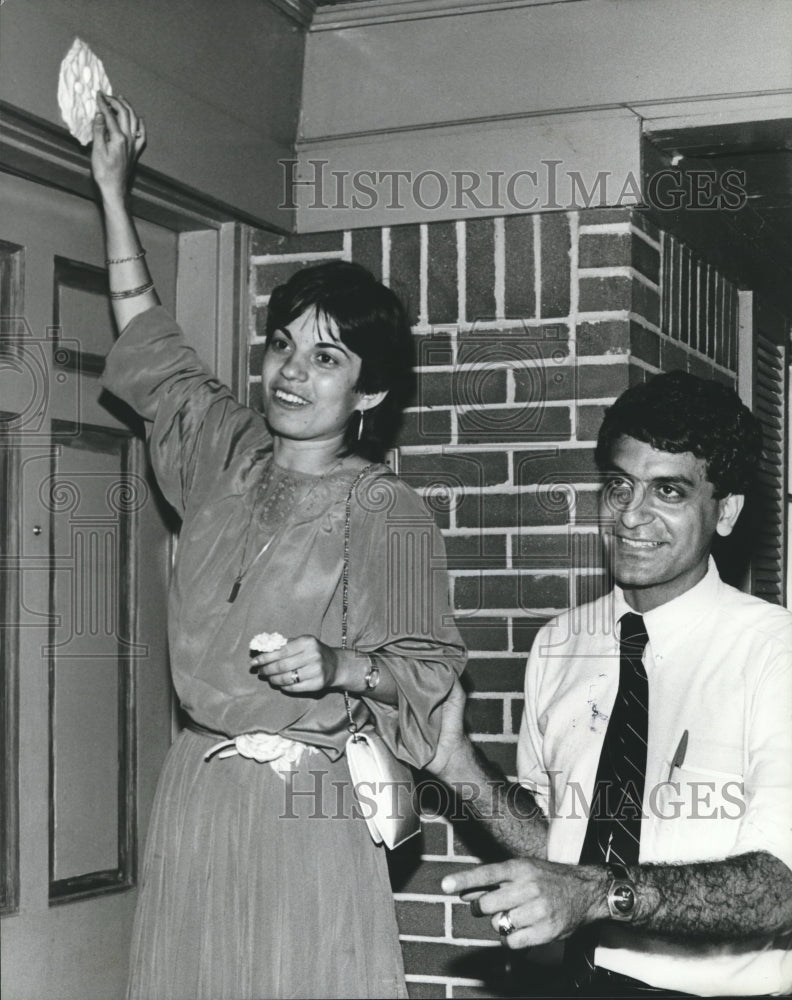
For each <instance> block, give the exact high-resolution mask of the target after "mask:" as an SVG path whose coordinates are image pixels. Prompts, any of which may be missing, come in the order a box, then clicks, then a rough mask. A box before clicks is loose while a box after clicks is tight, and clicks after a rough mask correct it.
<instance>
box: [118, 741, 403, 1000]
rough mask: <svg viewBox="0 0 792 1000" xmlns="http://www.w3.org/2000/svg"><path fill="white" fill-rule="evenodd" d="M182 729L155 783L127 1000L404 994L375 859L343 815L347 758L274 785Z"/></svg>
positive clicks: (307, 765)
mask: <svg viewBox="0 0 792 1000" xmlns="http://www.w3.org/2000/svg"><path fill="white" fill-rule="evenodd" d="M212 742H213V741H212V739H211V738H209V737H206V736H204V735H202V734H198V733H194V732H191V731H185V732H183V733H182V734H181V735H180V736H179V737H178V739H177V740H176V742H175V743H174V745H173V747H172V748H171V750H170V753H169V755H168V757H167V760H166V762H165V766H164V769H163V773H162V775H161V777H160V782H159V785H158V788H157V795H156V798H155V802H154V808H153V811H152V817H151V822H150V827H149V835H148V840H147V844H146V851H145V859H144V863H143V870H142V875H141V885H140V895H139V900H138V907H137V912H136V916H135V926H134V932H133V941H132V950H131V961H130V980H129V989H128V998H129V1000H276V998H314V997H316V998H342V997H350V998H367V997H377V998H379V997H382V998H389V997H406V996H407V990H406V986H405V982H404V969H403V964H402V956H401V949H400V946H399V940H398V931H397V926H396V919H395V913H394V905H393V898H392V895H391V887H390V882H389V880H388V872H387V865H386V857H385V851H384V849H383V848H382V847H377V846H375V845H374V844H373V842H372V840H371V838H370V836H369V833H368V829H367V827H366V824H365V821H364V820H362V819H361V818H359V817H355V816H353V815H352V813H353V810H352V808H351V806H352V798H351V796H352V790H351V785H350V779H349V771H348V769H347V766H346V761H345V759H344V758H342V759H341V760H340V761H336V762H331V761H329V760H328V758H327V757H326V756H325V755H324V754H323V753H313V754H310V755H309V754H308V753H305V754H304V755H303V758H302V760H301V762H300V765H299V768H298V770H297V772H296V773H295V774H294V775H293V777H292V778H291V780H290V781H289V782H284V781H283V780H282V779H281V778H280V777H279V776H278V775H277V774H276V772H275V771H274V770H273V769H272V768H271V767H270V766H269V765H268V764H258V763H256V762H255V761H252V760H247V759H245V758H243V757H236V756H235V757H231V758H227V759H224V760H218V759H213V760H211V761H209V762H206V761H204V754H205V753H206V751H207V750H208V749H209V747H211V746H212Z"/></svg>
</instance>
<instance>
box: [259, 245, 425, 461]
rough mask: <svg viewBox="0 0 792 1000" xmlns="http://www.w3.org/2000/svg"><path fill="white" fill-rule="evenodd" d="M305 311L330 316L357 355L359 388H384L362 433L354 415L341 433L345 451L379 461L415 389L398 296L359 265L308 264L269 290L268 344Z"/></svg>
mask: <svg viewBox="0 0 792 1000" xmlns="http://www.w3.org/2000/svg"><path fill="white" fill-rule="evenodd" d="M307 309H315V310H316V312H317V315H318V316H320V317H326V318H327V319H330V320H333V322H334V323H335V324H336V326H337V328H338V336H339V339H340V340H341V342H342V343H343V344H344V345H345V346H346V347H348V348H349V349H350V350H351V351H354V352H355V354H357V355H358V356H359V357H360V359H361V366H360V376H359V378H358V381H357V384H356V386H355V389H356V391H357V392H365V393H374V392H385V391H387V393H388V395H387V396H386V397H385V399H384V400H383V401H382V402H381V403H380V404H379V405H378V406H375V407H373V408H372V409H370V410H366V413H365V419H364V420H363V431H362V434H361V435H360V438H358V430H359V425H360V421H359V420H358V419H357V418H355V417H353V418H352V419H351V420H350V421H349V424H348V425H347V429H346V433H345V436H344V452H345V454H350V453H354V454H357V455H361V456H362V457H363V458H366V459H369V460H370V461H381V460H382V458H383V456H384V454H385V452H386V451H387V449H388V448H389V447H391V445H392V444H393V441H394V439H395V437H396V434H397V432H398V430H399V426H400V423H401V412H402V409H403V408H404V406H405V405H406V403H407V401H408V400H409V398H410V397H411V395H412V391H413V377H414V376H413V357H414V349H413V339H412V333H411V332H410V323H409V320H408V318H407V312H406V310H405V308H404V306H403V305H402V303H401V301H400V300H399V298H398V297H397V296H396V295H395V294H394V293H393V292H392V291H391V290H390V288H386V287H385V285H383V284H382V283H381V282H379V281H377V279H376V278H375V277H374V275H373V274H372V273H371V272H370V271H367V270H366V268H365V267H361V266H360V264H352V263H348V262H347V261H342V260H333V261H328V262H326V263H323V264H316V265H314V266H312V267H306V268H303V269H302V270H300V271H298V272H297V273H296V274H294V275H292V277H291V278H289V280H288V281H286V282H285V284H283V285H278V287H277V288H275V289H274V290H273V292H272V295H271V296H270V300H269V307H268V309H267V324H266V330H265V334H266V342H267V344H269V342H270V339H271V338H272V335H273V333H275V331H276V330H282V329H284V328H285V327H287V326H288V325H289V323H291V322H292V321H293V320H295V319H297V317H298V316H301V315H302V314H303V313H304V312H305V311H306V310H307Z"/></svg>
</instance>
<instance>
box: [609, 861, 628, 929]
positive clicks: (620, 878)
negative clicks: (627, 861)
mask: <svg viewBox="0 0 792 1000" xmlns="http://www.w3.org/2000/svg"><path fill="white" fill-rule="evenodd" d="M607 867H608V871H609V872H610V875H611V879H612V881H611V884H610V885H609V886H608V912H609V913H610V917H611V920H622V921H624V920H632V918H633V916H634V914H635V882H633V880H632V879H631V878H630V873H629V872H628V871H627V869H626V868H625V867H624V865H619V864H609V865H608V866H607Z"/></svg>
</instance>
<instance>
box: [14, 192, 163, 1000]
mask: <svg viewBox="0 0 792 1000" xmlns="http://www.w3.org/2000/svg"><path fill="white" fill-rule="evenodd" d="M139 229H140V235H141V240H142V242H143V245H144V246H145V247H146V248H147V251H148V260H149V263H150V266H151V268H152V273H153V274H154V275H155V276H156V279H157V287H158V290H159V292H160V295H161V297H162V300H163V302H164V303H165V305H166V306H168V307H169V308H171V309H173V308H174V301H175V282H176V264H177V237H176V234H174V233H171V232H169V231H167V230H164V229H161V228H159V227H157V226H153V225H151V224H148V223H142V224H140V226H139ZM0 241H2V244H0V248H2V247H9V246H12V247H16V248H17V250H16V251H15V254H14V258H15V261H16V266H17V271H18V277H17V280H16V282H15V283H14V281H13V280H12V279H11V278H9V279H7V280H6V278H4V277H3V274H0V279H2V280H0V293H2V294H3V296H4V302H3V304H1V305H0V313H2V316H3V322H2V329H1V330H0V334H2V336H3V337H4V338H5V340H4V342H3V343H0V430H2V437H0V448H2V450H3V451H4V454H5V457H4V459H3V461H2V462H0V465H1V466H2V468H3V470H4V471H3V485H5V486H6V487H7V495H6V496H4V497H3V504H2V507H3V511H4V516H3V527H2V530H0V540H3V546H4V547H3V552H2V553H0V560H2V565H0V569H1V570H2V574H0V580H1V581H2V582H3V585H4V589H5V594H4V595H3V596H4V597H5V602H3V601H0V608H2V607H3V604H4V603H5V604H10V605H11V607H10V609H6V615H8V614H10V615H11V618H7V620H6V622H5V626H4V632H5V634H6V636H12V637H13V638H12V639H8V638H6V639H5V640H4V646H3V652H4V669H5V671H6V678H5V680H6V681H7V682H8V684H7V686H8V689H9V690H10V692H11V695H12V697H11V701H10V702H9V700H8V698H7V699H6V701H5V703H4V704H5V714H6V718H9V717H10V718H11V719H12V722H15V724H16V727H17V731H18V775H17V776H16V777H17V780H18V788H19V808H18V820H17V827H18V829H17V830H16V831H15V830H13V829H12V830H11V836H10V840H11V841H13V840H14V839H15V836H14V835H15V834H16V840H17V843H18V866H17V867H18V872H17V882H18V897H19V898H18V904H17V906H16V910H15V912H11V913H9V914H7V915H6V916H4V917H3V921H2V990H3V997H4V998H6V997H7V998H8V1000H47V998H50V997H51V998H56V997H57V998H58V1000H66V998H72V997H73V998H80V1000H88V998H92V997H96V998H101V1000H113V998H116V997H121V996H123V992H124V983H125V978H126V967H127V952H128V946H129V937H130V931H131V921H132V916H133V913H134V907H135V902H136V878H137V865H138V859H139V857H140V855H141V852H142V845H143V832H144V831H145V827H146V824H147V821H148V815H149V812H150V807H151V801H152V798H153V793H154V787H155V783H156V779H157V775H158V772H159V769H160V766H161V763H162V759H163V757H164V755H165V753H166V751H167V748H168V745H169V742H170V732H171V704H170V684H169V679H168V671H167V655H166V640H165V635H166V624H165V606H166V580H167V572H168V565H169V557H170V535H169V532H168V530H167V528H166V526H165V521H164V518H163V513H162V511H163V508H162V504H161V501H160V500H159V499H158V497H157V494H156V488H155V486H154V484H153V483H152V482H151V480H150V477H149V476H148V473H147V471H146V465H145V458H144V455H143V445H142V441H141V439H140V436H139V433H138V432H139V426H138V425H137V423H136V421H135V420H134V419H132V418H131V415H129V414H128V413H126V412H125V410H124V408H123V407H122V406H120V405H118V403H117V402H114V401H113V400H112V399H111V398H110V397H108V396H107V394H104V395H103V394H102V393H101V390H100V386H99V384H98V377H97V376H98V372H99V371H100V370H101V366H102V363H103V357H104V355H105V354H106V353H107V350H108V349H109V346H110V344H111V342H112V325H111V320H110V315H109V311H108V304H107V299H106V297H105V294H104V290H105V284H104V283H105V280H106V278H105V275H104V272H103V248H102V231H101V224H100V219H99V214H98V212H97V210H96V208H95V206H94V205H93V204H92V203H90V202H88V201H85V200H83V199H79V198H76V197H74V196H72V195H68V194H65V193H63V192H59V191H55V190H53V189H51V188H48V187H45V186H42V185H37V184H34V183H31V182H28V181H25V180H23V179H21V178H16V177H11V176H9V175H0ZM20 261H21V264H20ZM6 271H8V269H6ZM20 275H21V277H22V278H23V281H22V280H19V276H20ZM12 278H13V275H12ZM11 285H14V287H15V291H16V295H17V302H16V304H12V305H11V306H9V300H10V299H12V294H13V290H12V289H11ZM9 312H10V313H11V315H9ZM9 341H10V342H9ZM12 482H13V483H14V484H15V485H14V488H13V490H12V489H11V487H10V485H9V484H10V483H12ZM141 553H145V557H143V556H142V555H141ZM12 583H13V588H15V589H14V592H13V593H12ZM9 595H11V596H12V597H13V600H9ZM15 685H16V686H17V687H18V695H17V701H16V703H14V696H13V692H14V686H15ZM9 705H10V706H11V707H9ZM13 777H14V776H13V775H12V778H13ZM4 836H5V834H4ZM5 839H9V838H8V837H5ZM4 842H5V841H4ZM11 895H12V896H13V893H12V894H11Z"/></svg>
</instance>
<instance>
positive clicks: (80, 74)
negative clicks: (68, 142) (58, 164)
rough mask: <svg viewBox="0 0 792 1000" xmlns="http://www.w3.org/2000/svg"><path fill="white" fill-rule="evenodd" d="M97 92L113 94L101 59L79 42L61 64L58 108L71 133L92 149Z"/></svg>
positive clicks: (76, 41) (77, 41)
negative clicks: (90, 145)
mask: <svg viewBox="0 0 792 1000" xmlns="http://www.w3.org/2000/svg"><path fill="white" fill-rule="evenodd" d="M97 90H101V91H102V92H103V93H105V94H112V93H113V88H112V87H111V86H110V81H109V80H108V79H107V74H106V73H105V70H104V66H103V65H102V61H101V59H99V58H97V56H95V55H94V54H93V52H91V50H90V49H89V48H88V46H87V45H86V44H85V42H83V41H81V40H80V39H79V38H75V39H74V43H73V44H72V47H71V48H70V49H69V51H68V52H67V53H66V55H65V57H64V59H63V62H62V63H61V68H60V78H59V80H58V105H59V107H60V113H61V117H62V118H63V120H64V122H65V123H66V125H67V126H68V128H69V131H70V132H71V134H72V135H73V136H74V137H75V139H78V140H79V141H80V142H81V143H82V145H83V146H87V145H88V143H89V142H90V141H91V138H92V135H93V120H94V115H95V114H96V92H97Z"/></svg>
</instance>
